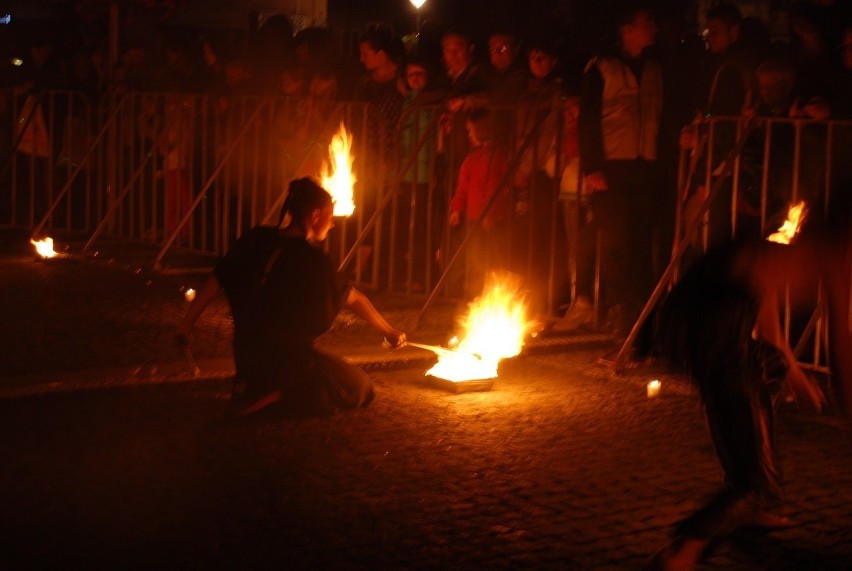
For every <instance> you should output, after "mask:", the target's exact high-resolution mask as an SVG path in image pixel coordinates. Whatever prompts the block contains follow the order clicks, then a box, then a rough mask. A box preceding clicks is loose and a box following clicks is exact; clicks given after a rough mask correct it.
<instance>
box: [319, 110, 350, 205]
mask: <svg viewBox="0 0 852 571" xmlns="http://www.w3.org/2000/svg"><path fill="white" fill-rule="evenodd" d="M351 148H352V135H351V134H350V133H349V132H347V131H346V126H345V125H344V124H343V123H342V122H341V123H340V130H339V131H338V132H337V133H335V134H334V136H333V137H332V138H331V144H330V145H329V146H328V155H329V158H330V159H331V162H332V168H331V172H329V164H328V163H327V162H325V161H324V162H323V169H322V170H323V174H322V186H323V188H325V189H326V190H327V191H328V192H329V193H330V194H331V198H332V199H333V200H334V215H335V216H351V215H352V213H353V212H355V202H354V201H353V199H352V195H353V192H354V188H355V181H356V180H357V179H356V178H355V174H354V173H353V172H352V161H353V158H352V154H351V153H350V152H349V151H350V149H351Z"/></svg>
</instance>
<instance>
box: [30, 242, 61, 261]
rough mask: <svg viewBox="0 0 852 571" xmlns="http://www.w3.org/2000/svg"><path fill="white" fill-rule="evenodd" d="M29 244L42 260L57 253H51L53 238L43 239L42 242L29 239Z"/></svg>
mask: <svg viewBox="0 0 852 571" xmlns="http://www.w3.org/2000/svg"><path fill="white" fill-rule="evenodd" d="M30 244H32V245H33V246H35V249H36V252H38V255H39V256H41V257H42V258H53V257H54V256H57V255H58V253H57V252H54V251H53V238H45V239H44V240H33V239H32V238H30Z"/></svg>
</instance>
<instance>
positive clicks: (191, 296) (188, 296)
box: [183, 287, 195, 301]
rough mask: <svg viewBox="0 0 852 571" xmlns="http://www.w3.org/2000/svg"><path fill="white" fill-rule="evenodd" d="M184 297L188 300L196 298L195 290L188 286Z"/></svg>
mask: <svg viewBox="0 0 852 571" xmlns="http://www.w3.org/2000/svg"><path fill="white" fill-rule="evenodd" d="M183 297H184V299H186V301H192V300H193V299H195V290H194V289H192V288H191V287H189V288H186V291H185V292H183Z"/></svg>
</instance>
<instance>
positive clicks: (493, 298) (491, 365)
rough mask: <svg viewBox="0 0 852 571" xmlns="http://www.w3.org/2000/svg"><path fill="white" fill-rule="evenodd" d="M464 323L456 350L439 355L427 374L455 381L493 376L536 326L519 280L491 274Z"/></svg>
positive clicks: (512, 355) (519, 349)
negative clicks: (530, 317)
mask: <svg viewBox="0 0 852 571" xmlns="http://www.w3.org/2000/svg"><path fill="white" fill-rule="evenodd" d="M461 326H462V328H463V330H464V331H463V333H462V337H461V340H459V341H458V343H457V344H456V345H455V346H454V347H453V349H455V352H448V353H446V354H440V355H438V362H437V363H436V364H435V366H434V367H432V368H431V369H429V370H428V371H427V372H426V374H427V375H431V376H433V377H439V378H441V379H446V380H448V381H453V382H460V381H469V380H476V379H493V378H494V377H496V376H497V365H498V364H499V363H500V361H501V360H502V359H508V358H510V357H514V356H515V355H518V354H519V353H520V352H521V348H522V347H523V346H524V339H525V337H526V336H527V334H528V333H530V331H532V328H533V326H534V322H533V321H531V320H529V319H528V318H527V300H526V296H525V295H523V293H522V290H521V281H520V279H519V278H517V277H516V276H512V275H510V274H499V275H498V274H490V275H489V276H488V279H487V280H486V283H485V287H484V288H483V293H482V295H481V296H479V297H478V298H476V299H474V300H473V301H472V302H471V303H470V306H469V310H468V313H467V316H466V317H465V318H464V319H463V320H462V322H461Z"/></svg>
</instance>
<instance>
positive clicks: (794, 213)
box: [767, 201, 808, 244]
mask: <svg viewBox="0 0 852 571" xmlns="http://www.w3.org/2000/svg"><path fill="white" fill-rule="evenodd" d="M807 214H808V208H807V205H806V204H805V202H804V201H802V202H800V203H798V204H796V205H793V206H791V207H790V210H788V211H787V220H785V221H784V224H782V225H781V228H779V229H778V231H777V232H775V233H774V234H772V235H770V236H769V237H768V238H767V240H769V241H770V242H777V243H778V244H789V243H790V242H791V241H792V240H793V238H795V237H796V234H797V233H798V232H799V227H800V226H801V225H802V222H804V221H805V216H807Z"/></svg>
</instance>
